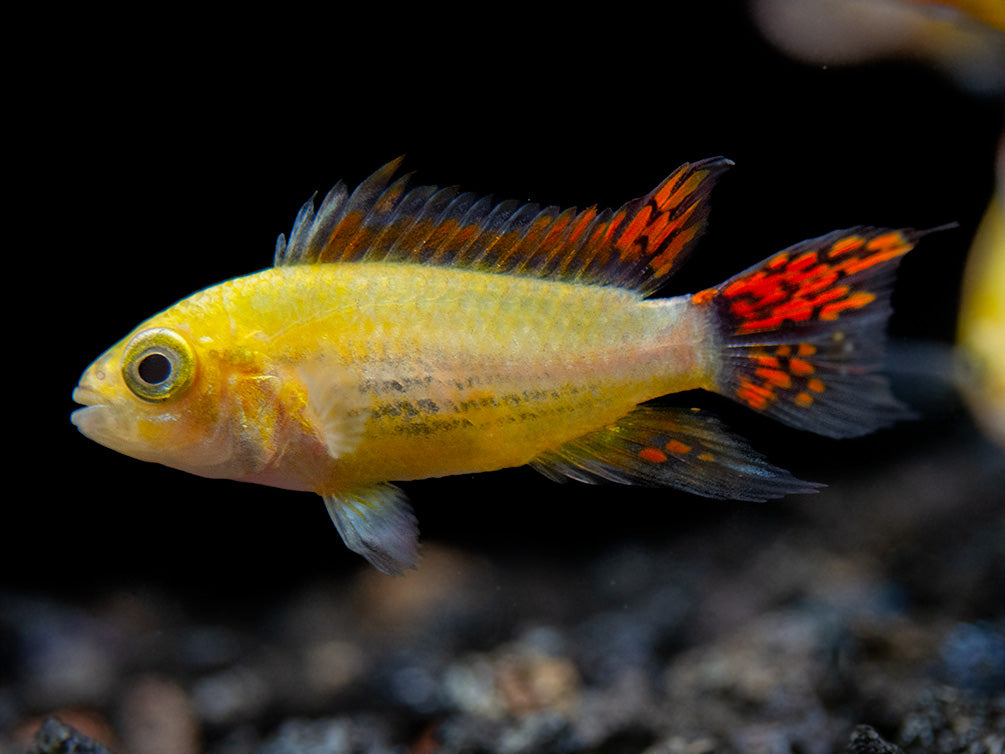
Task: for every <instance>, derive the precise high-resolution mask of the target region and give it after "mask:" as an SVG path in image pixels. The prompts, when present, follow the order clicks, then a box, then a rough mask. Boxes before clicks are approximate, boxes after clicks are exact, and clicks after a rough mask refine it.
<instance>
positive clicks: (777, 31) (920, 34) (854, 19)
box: [751, 0, 1005, 95]
mask: <svg viewBox="0 0 1005 754" xmlns="http://www.w3.org/2000/svg"><path fill="white" fill-rule="evenodd" d="M751 11H752V14H753V18H754V22H755V23H756V24H757V26H758V27H759V28H760V30H761V33H762V34H764V36H765V37H766V38H767V39H768V41H770V42H771V43H772V44H773V45H774V46H775V47H777V48H778V49H780V50H782V51H783V52H785V53H786V54H788V55H790V56H791V57H793V58H796V59H798V60H802V61H804V62H806V63H815V64H819V65H853V64H856V63H865V62H869V61H875V60H883V59H907V60H916V61H923V62H925V63H928V64H930V65H934V66H935V67H936V68H937V69H939V70H940V71H942V72H943V73H944V74H946V75H947V76H950V77H951V78H952V79H953V80H954V81H955V82H956V84H957V85H958V86H960V87H962V88H963V89H965V90H967V91H970V92H972V93H974V94H980V95H994V94H1000V93H1002V92H1005V3H1003V2H1001V0H969V1H968V0H753V2H752V5H751Z"/></svg>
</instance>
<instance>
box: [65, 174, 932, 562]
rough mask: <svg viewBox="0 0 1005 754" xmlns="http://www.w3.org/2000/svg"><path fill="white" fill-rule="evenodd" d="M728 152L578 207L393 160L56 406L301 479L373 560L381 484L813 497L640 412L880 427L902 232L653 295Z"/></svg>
mask: <svg viewBox="0 0 1005 754" xmlns="http://www.w3.org/2000/svg"><path fill="white" fill-rule="evenodd" d="M730 164H731V163H730V162H729V161H728V160H725V159H723V158H711V159H708V160H702V161H699V162H696V163H693V164H684V165H682V166H681V167H679V168H678V169H677V170H675V171H674V172H673V173H671V174H670V175H669V176H667V178H666V179H664V181H663V182H662V183H660V184H659V185H658V186H657V187H656V188H654V189H653V190H652V191H651V192H650V193H649V194H647V195H646V196H644V197H640V198H638V199H634V200H631V201H629V202H627V203H626V204H624V205H623V206H622V207H620V208H619V209H617V210H603V211H598V210H597V209H596V208H595V207H589V208H587V209H585V210H582V211H579V212H577V211H576V210H575V209H567V210H559V209H558V208H555V207H546V208H544V209H541V208H540V207H537V206H536V205H523V206H520V205H519V203H514V202H501V203H499V204H493V203H492V202H491V200H489V199H487V198H484V197H483V198H478V197H475V196H474V195H472V194H466V193H459V192H458V191H457V190H456V189H450V188H448V189H438V188H436V187H430V186H425V187H417V188H408V187H407V181H406V180H405V179H397V180H395V179H394V172H395V170H396V167H397V162H393V163H389V164H388V165H386V166H384V167H383V168H381V169H380V170H378V171H377V172H376V173H374V174H373V175H372V176H370V177H369V178H368V179H366V180H365V181H363V182H362V183H361V184H360V185H359V186H358V187H357V188H356V189H355V190H354V191H353V192H352V193H351V194H350V192H349V191H348V190H347V189H346V188H345V186H343V185H342V184H338V185H337V186H336V187H335V188H334V189H332V191H331V192H329V193H328V195H327V196H326V197H325V199H324V201H323V202H322V203H321V205H320V206H319V207H318V208H317V210H315V208H314V205H313V202H308V203H307V204H306V205H304V207H303V208H302V209H301V211H300V214H299V215H298V216H297V219H296V221H295V222H294V225H293V230H292V232H291V234H290V238H289V242H287V240H286V238H285V237H284V236H280V238H279V241H278V242H277V244H276V252H275V266H274V267H273V268H272V269H269V270H265V271H263V272H260V273H258V274H255V275H250V276H248V277H243V278H238V279H235V280H231V281H228V282H225V283H221V284H220V285H217V286H214V287H212V288H209V289H207V290H205V291H202V292H201V293H196V294H195V295H193V296H190V297H188V298H186V299H184V300H183V301H180V302H179V303H177V304H176V305H174V306H173V307H171V308H170V309H168V310H166V311H164V312H162V313H161V314H158V315H157V316H155V317H152V318H151V319H149V320H147V321H146V322H144V323H143V324H141V325H140V326H139V327H137V328H136V329H135V330H133V332H132V333H131V334H130V335H128V336H127V337H126V338H125V339H123V340H122V341H121V342H120V343H118V344H117V345H115V346H113V347H112V348H111V349H109V350H108V351H106V352H105V353H104V354H103V355H102V356H101V357H100V358H99V359H98V360H97V361H95V362H94V363H93V364H92V365H91V366H90V367H89V368H88V369H87V370H86V371H85V372H84V375H83V377H81V379H80V382H79V384H78V386H77V388H76V390H75V391H74V394H73V397H74V400H76V401H77V402H78V403H81V404H83V405H84V406H85V407H84V408H82V409H79V410H78V411H76V412H74V414H73V415H72V421H73V422H74V424H76V425H77V427H78V428H79V429H80V430H81V431H82V432H83V433H84V434H85V435H87V436H88V437H90V438H91V439H93V440H96V441H97V442H100V443H102V444H103V445H107V446H108V447H110V448H113V449H115V450H118V451H120V452H122V453H125V454H127V455H130V456H133V457H135V458H139V459H142V460H147V461H156V462H158V463H162V464H165V465H167V466H172V467H174V468H178V469H182V470H184V471H189V472H192V473H195V474H200V475H202V476H207V477H223V478H229V479H238V480H243V481H249V482H257V483H259V484H267V485H272V486H275V487H283V488H287V489H294V490H310V491H313V492H317V493H319V494H320V495H321V496H322V497H323V499H324V502H325V505H326V507H327V508H328V512H329V514H330V515H331V517H332V520H333V521H334V523H335V525H336V527H337V528H338V530H339V533H340V534H341V535H342V538H343V539H344V540H345V542H346V544H347V545H348V546H349V547H350V548H351V549H353V550H354V551H356V552H358V553H360V554H361V555H363V556H364V557H366V558H367V559H368V560H370V562H371V563H373V564H374V565H375V566H376V567H377V568H379V569H380V570H382V571H385V572H387V573H399V572H401V571H402V570H403V569H405V568H409V567H412V566H414V565H415V563H416V560H417V557H418V530H417V527H416V523H415V518H414V516H413V515H412V513H411V510H410V508H409V507H408V504H407V502H406V501H405V499H404V495H403V494H402V493H401V491H400V490H398V489H397V488H396V487H394V485H393V484H390V482H393V481H398V480H406V479H421V478H425V477H436V476H446V475H450V474H460V473H470V472H479V471H490V470H493V469H500V468H505V467H510V466H520V465H523V464H528V463H529V464H531V465H533V466H534V467H535V468H536V469H538V470H539V471H541V472H542V473H544V474H546V475H548V476H550V477H552V478H557V479H564V478H572V479H576V480H580V481H585V482H597V481H614V482H620V483H626V484H651V485H659V486H671V487H677V488H678V489H683V490H688V491H690V492H693V493H695V494H699V495H704V496H707V497H720V498H721V497H728V498H733V499H743V500H765V499H768V498H770V497H778V496H779V495H784V494H790V493H796V492H810V491H813V490H814V489H816V485H813V484H811V483H807V482H802V481H800V480H798V479H796V478H795V477H793V476H792V475H790V474H789V473H788V472H786V471H784V470H782V469H779V468H777V467H775V466H772V465H771V464H770V463H768V462H767V461H765V460H764V459H763V458H762V457H761V456H760V455H759V454H757V453H756V452H755V451H754V450H753V449H752V448H750V447H749V446H748V445H747V444H746V443H745V442H743V440H741V439H740V438H738V437H736V436H735V435H732V434H730V433H729V432H728V431H727V430H726V429H725V428H724V427H723V426H722V424H721V423H720V422H718V421H717V420H716V419H715V418H714V417H712V416H709V415H707V414H705V413H703V412H700V411H699V410H698V409H685V408H681V407H669V406H661V407H653V406H646V405H641V404H645V402H646V401H649V400H650V399H653V398H657V397H659V396H662V395H666V394H669V393H676V392H679V391H683V390H690V389H694V388H703V389H706V390H711V391H716V392H719V393H722V394H724V395H729V396H731V397H733V398H734V399H736V400H739V401H741V402H743V403H745V404H747V405H749V406H750V407H752V408H754V409H756V410H758V411H762V412H765V413H767V414H769V415H771V416H774V417H776V418H778V419H779V420H781V421H784V422H786V423H788V424H790V425H792V426H795V427H800V428H803V429H810V430H812V431H816V432H820V433H823V434H827V435H830V436H832V437H847V436H853V435H856V434H862V433H863V432H867V431H870V430H871V429H874V428H876V427H878V426H882V425H884V424H886V423H889V422H890V421H893V420H895V419H896V418H897V417H898V416H899V415H900V413H901V412H900V408H899V406H898V405H897V404H896V402H895V401H894V400H893V399H892V397H891V396H890V395H889V393H888V391H887V390H886V386H885V382H884V381H883V380H882V379H881V378H879V377H878V376H877V375H875V374H874V371H875V360H874V358H873V357H874V354H875V353H876V350H877V348H878V347H880V346H881V341H882V332H881V328H882V324H883V322H884V320H885V312H886V311H887V306H888V302H887V298H888V297H887V296H886V294H885V293H884V290H883V287H882V283H883V280H884V279H885V276H886V275H887V273H888V272H889V271H890V270H891V268H892V267H893V266H894V265H895V264H896V260H897V259H899V258H900V257H901V256H902V255H903V254H904V253H906V252H907V251H908V250H909V249H910V248H911V246H912V245H913V237H914V236H913V232H910V231H904V232H900V231H889V230H884V229H877V228H854V229H850V230H848V231H836V232H834V233H831V234H828V235H826V236H822V237H820V238H817V239H812V240H810V241H805V242H803V243H801V244H797V245H796V246H793V247H791V248H790V249H788V250H785V251H782V252H779V253H777V254H775V255H773V256H771V257H770V258H768V259H766V260H764V261H763V262H761V263H760V264H758V265H755V266H754V267H752V268H750V269H748V270H746V271H743V272H741V273H739V274H738V275H735V276H734V277H733V278H731V279H729V280H727V281H725V282H724V283H723V284H722V285H721V286H719V287H716V288H709V289H706V290H704V291H701V292H700V293H697V294H694V295H690V296H679V297H677V298H672V299H664V300H647V299H646V296H647V295H648V294H650V293H652V292H654V291H655V290H657V289H658V288H659V287H660V286H661V285H662V283H663V282H664V280H665V279H666V278H667V276H669V275H670V274H671V273H672V271H673V270H674V268H675V266H676V265H677V264H678V263H679V261H680V259H681V258H682V257H683V255H684V254H685V253H686V251H687V250H688V248H689V247H690V246H691V244H692V242H693V241H694V239H695V238H696V237H697V236H698V235H699V234H700V232H701V229H702V227H703V226H704V222H705V218H706V214H707V207H706V204H705V201H704V200H705V198H706V197H707V195H708V193H709V191H710V189H711V186H712V184H713V182H714V180H715V178H716V177H717V176H718V175H719V174H720V173H721V172H722V171H723V170H725V169H726V168H727V167H728V166H729V165H730ZM874 282H875V283H877V284H878V285H879V288H878V290H877V291H876V292H873V290H872V287H873V283H874ZM873 312H875V314H876V315H878V316H875V315H874V314H873Z"/></svg>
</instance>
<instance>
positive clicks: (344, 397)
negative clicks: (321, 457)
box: [296, 362, 369, 458]
mask: <svg viewBox="0 0 1005 754" xmlns="http://www.w3.org/2000/svg"><path fill="white" fill-rule="evenodd" d="M296 373H297V377H299V379H300V382H301V383H302V384H303V386H304V390H305V392H306V394H307V411H308V415H309V417H310V419H311V423H312V424H313V425H314V428H315V429H316V430H317V432H318V434H319V435H320V436H321V440H322V441H323V442H324V444H325V447H327V448H328V454H329V455H330V456H331V457H332V458H341V457H342V456H345V455H347V454H349V453H351V452H352V451H353V450H355V449H356V446H358V445H359V443H360V441H361V440H362V439H363V431H364V429H365V427H366V420H367V417H368V416H369V411H368V410H367V405H366V396H365V395H364V394H363V393H362V392H361V391H360V389H359V385H358V383H357V381H356V380H353V379H352V378H351V377H350V375H349V374H348V373H346V372H345V371H343V370H338V369H331V368H326V366H325V364H324V363H321V362H317V363H313V364H305V365H301V366H299V367H298V368H297V369H296Z"/></svg>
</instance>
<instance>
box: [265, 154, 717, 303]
mask: <svg viewBox="0 0 1005 754" xmlns="http://www.w3.org/2000/svg"><path fill="white" fill-rule="evenodd" d="M400 164H401V158H398V159H397V160H393V161H392V162H389V163H388V164H386V165H385V166H383V167H382V168H380V169H379V170H378V171H377V172H375V173H374V174H373V175H371V176H370V177H369V178H367V179H366V180H365V181H363V182H362V183H361V184H360V185H359V186H358V187H357V188H356V189H355V190H354V191H353V192H352V193H350V192H349V191H348V189H347V188H346V187H345V185H344V184H343V183H339V184H337V185H336V186H335V187H334V188H333V189H332V190H331V191H330V192H328V195H327V196H326V197H325V198H324V200H323V201H322V202H321V204H320V206H319V207H318V208H317V211H315V208H314V201H313V199H311V200H310V201H308V202H307V203H306V204H305V205H304V206H303V207H302V208H301V210H300V213H299V214H298V215H297V219H296V221H295V222H294V225H293V230H292V231H291V233H290V238H289V242H287V241H286V239H285V238H284V237H283V236H280V237H279V239H278V240H277V242H276V254H275V264H276V266H284V265H293V264H319V263H328V262H377V261H395V262H415V263H418V262H421V263H426V264H439V265H444V266H455V267H462V268H465V269H472V270H478V271H481V272H493V273H508V274H513V275H522V276H527V277H538V278H548V279H555V280H563V281H566V282H573V283H594V284H603V285H615V286H619V287H622V288H628V289H632V290H636V291H639V292H640V293H643V294H649V293H652V292H653V291H655V290H656V289H657V288H658V287H659V286H660V285H662V284H663V283H664V282H665V281H666V279H667V278H668V277H669V274H670V273H671V272H672V271H673V270H674V269H675V268H676V267H677V265H678V264H679V263H680V261H681V260H682V259H683V258H684V256H685V255H686V252H687V251H688V249H689V248H690V247H691V245H692V241H694V239H695V238H697V237H698V236H699V235H700V233H701V231H702V230H703V228H704V225H705V221H706V218H707V214H708V202H707V198H708V194H709V192H710V191H711V189H712V186H713V184H714V182H715V179H716V178H717V177H718V176H719V174H721V173H722V172H723V171H724V170H725V169H726V168H728V167H729V166H730V165H732V162H730V161H729V160H727V159H725V158H722V157H715V158H711V159H707V160H701V161H699V162H695V163H685V164H684V165H681V166H680V167H679V168H677V170H675V171H674V172H673V173H671V174H670V175H669V176H668V177H667V178H666V179H665V180H664V181H663V182H662V183H660V185H659V186H657V187H656V188H655V189H653V190H652V191H651V192H650V193H649V194H647V195H646V196H643V197H640V198H638V199H634V200H632V201H629V202H627V203H626V204H624V205H623V206H622V207H621V208H619V209H617V210H603V211H598V210H597V209H596V207H589V208H587V209H585V210H582V211H577V210H576V209H575V208H570V209H566V210H561V209H559V208H558V207H545V208H544V209H542V208H541V207H540V206H539V205H537V204H520V203H519V202H516V201H504V202H500V203H495V202H494V201H493V200H492V199H491V198H489V197H477V196H476V195H474V194H472V193H467V192H466V193H461V192H460V191H459V190H458V189H456V188H453V187H448V188H442V189H441V188H438V187H436V186H419V187H416V188H412V189H408V176H403V177H401V178H398V179H396V180H395V179H394V174H395V172H396V171H397V169H398V167H399V165H400Z"/></svg>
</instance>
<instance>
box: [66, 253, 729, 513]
mask: <svg viewBox="0 0 1005 754" xmlns="http://www.w3.org/2000/svg"><path fill="white" fill-rule="evenodd" d="M692 312H693V309H692V308H691V307H690V306H689V304H688V301H687V299H686V298H684V297H682V298H680V299H672V300H664V301H642V300H641V297H640V296H639V295H638V294H636V293H634V292H632V291H627V290H623V289H618V288H611V287H601V286H587V285H574V284H569V283H562V282H556V281H549V280H535V279H530V278H519V277H509V276H502V275H493V274H488V273H481V272H472V271H467V270H457V269H452V268H446V267H423V266H416V265H407V264H398V263H360V264H340V265H322V266H299V267H278V268H273V269H269V270H265V271H263V272H260V273H258V274H256V275H251V276H248V277H243V278H238V279H235V280H231V281H228V282H226V283H223V284H221V285H218V286H215V287H213V288H210V289H208V290H206V291H203V292H201V293H198V294H196V295H194V296H192V297H190V298H188V299H186V300H184V301H182V302H180V303H178V304H177V305H175V306H174V307H172V308H170V309H168V310H167V311H165V312H163V313H162V314H159V315H157V316H156V317H153V318H151V319H150V320H148V321H147V322H145V323H143V324H142V325H141V326H140V327H139V328H137V332H140V331H143V330H148V329H150V328H153V327H164V328H171V329H173V330H175V331H176V332H179V333H181V334H182V335H183V336H184V337H185V339H186V340H187V341H188V342H189V343H190V344H191V346H192V348H193V350H194V352H195V355H196V360H197V368H196V376H195V379H194V382H193V385H192V388H190V389H189V391H188V392H187V393H186V395H185V396H182V398H181V399H180V400H179V401H178V402H177V405H176V407H175V411H174V414H175V415H174V418H173V419H172V420H171V421H170V422H165V421H164V419H163V417H161V416H160V415H159V414H158V415H157V416H154V417H153V420H152V421H151V422H149V423H147V424H145V425H144V424H142V423H141V424H140V425H139V427H140V429H139V430H138V431H139V433H140V434H142V435H145V436H146V437H145V438H144V440H145V444H147V445H148V446H149V445H153V446H154V447H157V448H165V447H166V446H167V445H169V444H170V443H173V444H174V446H175V447H176V449H177V451H178V453H179V455H184V454H186V452H187V454H188V457H187V458H179V459H177V461H176V462H175V463H172V464H171V465H176V466H179V467H182V468H185V469H186V470H189V471H193V472H195V473H199V474H202V475H204V476H213V477H228V478H233V479H242V480H247V481H256V482H261V483H265V484H271V485H274V486H279V487H285V488H289V489H302V490H313V491H315V492H319V493H338V492H340V491H343V490H346V489H353V488H356V487H359V486H361V485H368V484H371V483H374V482H380V481H388V480H402V479H417V478H424V477H434V476H443V475H448V474H458V473H464V472H477V471H486V470H492V469H499V468H504V467H509V466H518V465H522V464H525V463H527V462H529V461H530V460H532V459H533V458H534V457H535V456H537V455H538V454H540V453H541V452H543V451H545V450H549V449H553V448H556V447H558V446H559V445H561V444H562V443H564V442H566V441H568V440H571V439H573V438H576V437H579V436H581V435H583V434H585V433H587V432H590V431H592V430H596V429H599V428H602V427H604V426H605V425H607V424H609V423H613V422H615V421H617V420H618V419H619V418H620V417H622V416H624V415H625V414H627V413H628V412H630V411H631V410H632V409H633V408H634V407H635V406H636V405H637V404H638V403H640V402H642V401H645V400H648V399H651V398H654V397H657V396H660V395H664V394H667V393H671V392H676V391H679V390H686V389H689V388H696V387H702V386H708V385H710V384H711V377H710V375H708V369H709V365H708V364H707V363H705V362H703V361H702V359H701V353H702V348H701V347H702V345H703V343H705V341H706V339H707V336H708V333H707V332H706V327H705V325H704V324H703V320H702V319H701V318H699V317H697V316H693V314H692V316H688V315H689V313H692ZM130 337H132V336H130ZM129 340H130V338H126V339H125V340H124V341H123V344H120V345H119V346H116V347H115V348H113V349H111V351H110V352H109V354H108V355H107V356H106V359H108V361H109V362H114V361H115V360H116V359H117V358H118V357H119V353H120V352H121V349H122V348H124V344H125V343H127V342H128V341H129ZM106 359H102V360H99V361H98V362H97V363H96V365H95V366H94V367H92V369H91V370H90V371H89V373H88V375H86V376H85V379H84V380H83V381H82V386H84V387H85V389H86V388H90V389H93V390H94V391H95V392H106V391H107V390H108V387H109V386H108V385H107V384H104V385H99V384H97V383H98V382H106V383H107V382H108V381H109V380H112V381H114V380H116V379H117V370H116V369H115V367H114V366H109V367H107V368H106V367H104V366H102V364H103V363H104V362H105V360H106ZM99 372H100V373H103V374H104V380H100V379H99V378H98V376H97V374H98V373H99ZM119 390H120V391H121V392H125V391H126V388H125V386H121V387H120V388H119ZM326 395H327V397H326ZM134 403H136V402H135V401H134ZM88 410H92V411H94V409H85V411H88ZM100 418H101V417H100V411H95V413H94V414H92V416H90V417H87V419H86V420H85V421H82V422H80V426H81V429H83V430H84V431H85V433H87V432H88V429H89V427H88V423H89V422H90V423H91V424H92V427H93V428H94V430H95V431H96V432H100V430H97V427H98V424H97V422H98V421H99V420H100ZM225 427H226V428H227V429H226V431H224V428H225ZM165 432H170V434H171V435H172V437H173V439H170V440H169V438H168V437H164V438H162V439H160V440H158V439H157V438H156V437H154V435H157V434H158V433H165ZM326 436H327V437H326ZM95 439H99V440H100V438H98V437H96V438H95ZM329 439H330V440H331V442H332V443H335V444H336V445H340V447H336V448H333V450H334V451H335V452H334V453H332V452H328V450H329V448H330V445H331V443H329V445H328V446H326V442H328V440H329ZM107 444H112V445H113V447H114V439H112V441H111V442H109V443H107ZM221 444H222V446H221ZM117 449H121V450H124V452H127V453H130V451H129V449H128V448H117ZM186 449H187V451H186ZM130 454H134V455H135V453H130ZM152 460H153V459H152ZM156 460H163V459H156ZM206 461H208V463H206Z"/></svg>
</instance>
